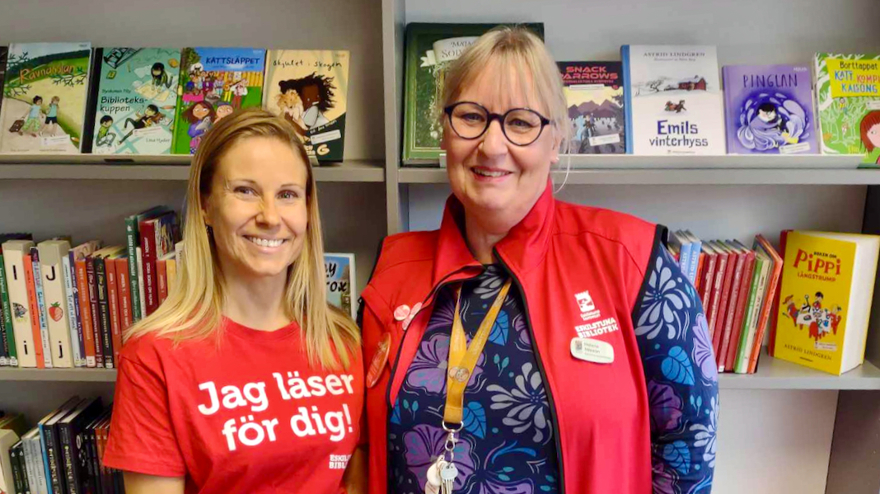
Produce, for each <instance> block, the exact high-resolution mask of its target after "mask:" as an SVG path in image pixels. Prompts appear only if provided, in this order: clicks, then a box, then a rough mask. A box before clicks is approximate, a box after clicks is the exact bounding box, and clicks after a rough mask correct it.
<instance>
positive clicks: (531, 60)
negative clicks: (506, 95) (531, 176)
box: [436, 26, 571, 142]
mask: <svg viewBox="0 0 880 494" xmlns="http://www.w3.org/2000/svg"><path fill="white" fill-rule="evenodd" d="M492 66H495V67H502V68H512V69H513V70H514V71H515V74H516V78H517V79H518V81H522V82H523V84H519V88H520V90H521V91H524V92H525V91H526V90H527V86H525V85H524V83H525V81H531V86H532V90H533V91H534V92H535V96H536V97H537V98H538V101H539V103H541V104H542V105H544V106H545V107H546V111H547V112H548V113H549V114H548V115H546V116H547V118H548V119H550V121H551V122H553V125H554V127H555V128H556V132H557V135H558V136H559V138H560V139H561V140H562V141H563V142H565V141H566V139H567V138H568V135H569V133H570V132H571V124H570V122H569V119H568V104H567V103H566V100H565V92H564V91H563V88H562V76H561V74H560V73H559V68H558V67H557V65H556V62H555V61H554V60H553V56H552V55H550V52H549V51H548V50H547V47H546V46H544V42H543V41H541V38H539V37H538V36H537V35H535V34H534V33H533V32H532V31H531V30H529V29H528V28H527V27H525V26H499V27H496V28H494V29H492V30H491V31H489V32H487V33H485V34H483V35H482V36H480V37H479V38H478V39H477V40H476V41H475V42H474V43H473V44H472V45H471V46H469V47H468V48H467V49H466V50H465V51H464V52H463V53H462V54H461V56H459V57H458V58H457V59H456V60H455V61H453V62H452V63H451V64H450V65H449V67H448V68H447V69H446V74H445V79H444V82H443V97H442V98H441V99H440V101H439V102H438V108H437V109H436V110H437V117H438V118H440V119H441V120H440V123H441V124H443V123H445V117H446V115H445V114H444V113H443V108H445V107H446V106H449V105H451V104H453V103H455V100H456V99H457V98H458V96H459V95H460V94H461V91H462V90H463V89H464V88H465V87H466V86H468V85H470V84H471V83H473V82H474V81H475V80H476V79H477V77H478V76H479V75H480V73H481V72H482V71H484V70H486V68H487V67H492ZM498 75H499V77H498V81H497V83H498V89H499V91H506V90H509V88H511V87H514V86H513V85H512V84H511V77H512V76H511V74H510V72H509V71H507V70H502V71H500V73H499V74H498ZM523 96H525V97H528V96H529V95H528V94H524V95H523Z"/></svg>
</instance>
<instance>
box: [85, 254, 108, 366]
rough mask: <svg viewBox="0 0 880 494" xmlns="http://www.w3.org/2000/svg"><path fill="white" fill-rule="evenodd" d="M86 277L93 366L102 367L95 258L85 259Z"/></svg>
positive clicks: (102, 348)
mask: <svg viewBox="0 0 880 494" xmlns="http://www.w3.org/2000/svg"><path fill="white" fill-rule="evenodd" d="M86 276H88V280H89V309H90V310H91V311H92V338H94V341H95V365H96V366H97V367H104V343H103V340H102V339H101V331H102V328H101V310H100V309H99V308H98V282H97V277H96V276H95V257H94V256H88V257H86Z"/></svg>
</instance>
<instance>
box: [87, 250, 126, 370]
mask: <svg viewBox="0 0 880 494" xmlns="http://www.w3.org/2000/svg"><path fill="white" fill-rule="evenodd" d="M124 249H125V247H123V246H121V245H119V246H112V247H105V248H103V249H101V250H99V251H98V252H95V253H94V254H92V258H93V260H94V264H95V286H96V288H97V296H98V312H97V313H98V317H99V320H100V328H101V333H100V338H99V339H96V341H98V340H100V342H101V350H102V352H101V353H102V354H103V357H104V359H103V360H104V367H106V368H107V369H112V368H114V365H115V363H116V360H115V359H114V358H113V357H114V353H113V325H112V315H111V313H110V310H111V309H110V295H109V290H108V279H107V278H108V276H107V259H110V258H113V257H114V256H118V255H119V253H121V252H122V251H123V250H124Z"/></svg>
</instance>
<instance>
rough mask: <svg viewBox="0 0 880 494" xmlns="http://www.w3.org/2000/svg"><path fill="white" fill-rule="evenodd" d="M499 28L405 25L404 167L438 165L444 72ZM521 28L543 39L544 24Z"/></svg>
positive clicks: (465, 25)
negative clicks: (475, 42)
mask: <svg viewBox="0 0 880 494" xmlns="http://www.w3.org/2000/svg"><path fill="white" fill-rule="evenodd" d="M499 25H500V24H435V23H410V24H408V25H407V26H406V78H405V84H404V91H405V96H404V119H403V156H402V159H403V164H405V165H419V164H422V165H425V164H434V165H436V164H437V162H438V160H439V158H440V138H441V137H442V135H441V134H442V132H443V126H442V125H440V119H439V114H438V111H437V105H438V102H439V100H440V98H442V95H443V78H444V71H445V70H446V68H447V67H448V66H449V64H450V63H451V62H452V61H453V60H455V59H456V58H458V56H459V55H461V53H462V52H463V51H464V50H465V49H466V48H467V47H468V46H470V45H471V44H473V42H474V41H475V40H476V39H477V38H478V37H479V36H481V35H482V34H484V33H485V32H487V31H489V30H491V29H492V28H494V27H497V26H499ZM523 25H524V26H525V27H527V28H529V29H531V30H532V31H533V32H534V33H535V34H537V35H538V36H539V37H540V38H541V39H543V38H544V24H543V23H530V24H523Z"/></svg>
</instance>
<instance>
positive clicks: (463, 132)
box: [443, 101, 550, 146]
mask: <svg viewBox="0 0 880 494" xmlns="http://www.w3.org/2000/svg"><path fill="white" fill-rule="evenodd" d="M443 112H444V113H446V115H447V117H449V126H450V127H452V131H453V132H455V134H456V135H457V136H458V137H461V138H462V139H467V140H473V139H478V138H479V137H480V136H482V135H483V134H485V133H486V130H488V129H489V125H491V124H492V121H493V120H498V123H500V124H501V132H502V133H503V134H504V137H506V138H507V140H508V141H510V142H511V144H514V145H516V146H528V145H529V144H531V143H533V142H535V141H537V140H538V138H539V137H541V132H543V131H544V127H546V126H547V124H549V123H550V120H548V119H547V118H545V117H544V116H543V115H541V114H540V113H538V112H536V111H534V110H529V109H528V108H513V109H511V110H507V112H505V113H504V115H500V114H498V113H491V112H489V110H487V109H486V108H485V107H484V106H482V105H480V104H478V103H473V102H471V101H460V102H458V103H454V104H451V105H449V106H447V107H446V108H444V109H443Z"/></svg>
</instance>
